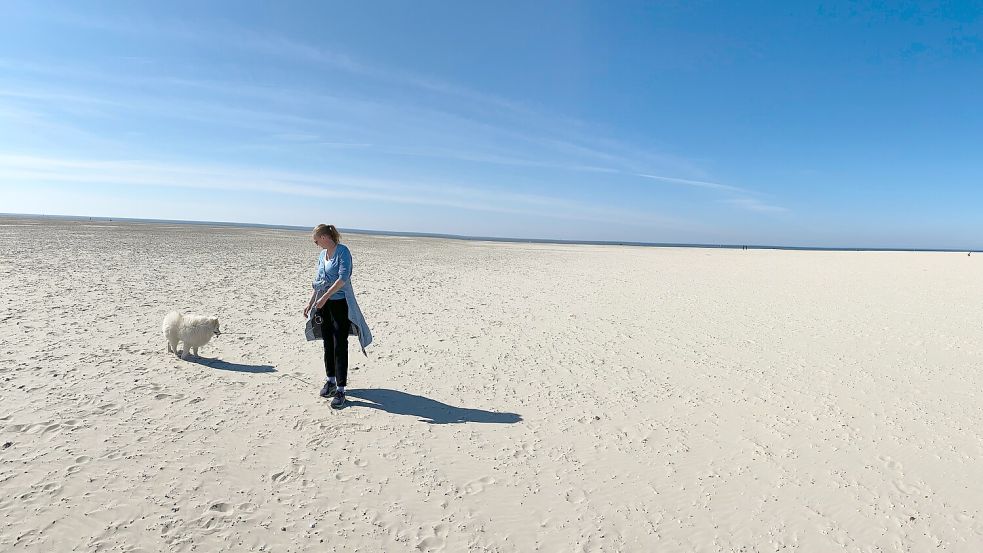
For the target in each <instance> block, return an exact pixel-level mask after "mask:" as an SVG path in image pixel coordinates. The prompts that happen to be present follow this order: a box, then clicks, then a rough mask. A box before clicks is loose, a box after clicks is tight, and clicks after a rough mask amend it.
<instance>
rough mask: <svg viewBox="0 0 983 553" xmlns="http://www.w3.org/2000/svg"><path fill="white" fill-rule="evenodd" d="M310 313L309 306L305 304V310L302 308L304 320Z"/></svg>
mask: <svg viewBox="0 0 983 553" xmlns="http://www.w3.org/2000/svg"><path fill="white" fill-rule="evenodd" d="M310 312H311V304H307V307H305V308H304V318H305V319H306V318H307V315H308V314H309V313H310Z"/></svg>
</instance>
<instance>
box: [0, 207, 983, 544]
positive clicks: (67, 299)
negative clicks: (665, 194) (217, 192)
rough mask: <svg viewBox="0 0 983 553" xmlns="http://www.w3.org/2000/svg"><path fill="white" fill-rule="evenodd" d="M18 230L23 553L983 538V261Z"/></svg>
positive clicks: (5, 385)
mask: <svg viewBox="0 0 983 553" xmlns="http://www.w3.org/2000/svg"><path fill="white" fill-rule="evenodd" d="M0 223H2V226H0V443H5V442H10V443H11V444H12V445H9V446H7V447H6V448H5V449H2V450H0V550H3V551H45V552H50V551H138V550H139V551H162V550H164V551H191V550H197V551H218V550H236V551H246V550H250V551H259V550H263V551H274V552H281V551H308V550H310V551H315V550H316V551H335V550H336V551H419V550H422V551H438V550H446V551H455V552H457V551H535V550H540V551H563V552H566V551H660V552H663V551H700V552H703V551H707V552H710V551H728V552H731V551H734V552H736V551H743V552H752V551H810V552H811V551H815V552H829V551H849V552H874V551H878V552H888V551H890V552H894V551H898V552H900V551H914V552H922V551H965V552H978V551H981V550H983V514H981V510H983V462H981V457H983V438H981V436H983V431H981V428H983V407H981V404H983V402H981V399H983V341H981V339H980V338H981V327H983V325H981V321H983V255H979V256H973V257H967V256H966V254H965V253H963V254H945V253H854V252H844V253H830V252H781V251H731V250H699V249H660V248H633V247H601V246H559V245H528V244H494V243H483V242H462V241H452V240H437V239H415V238H414V239H408V238H386V237H372V236H357V235H351V236H348V237H347V239H346V241H347V243H348V244H349V246H350V247H351V249H352V251H353V253H354V256H355V277H354V279H353V281H354V284H355V288H356V291H357V292H359V293H360V295H359V300H360V304H361V306H362V309H363V311H364V312H365V314H366V317H367V319H368V321H369V323H370V325H371V326H372V329H373V331H374V333H375V335H376V343H375V344H374V345H373V346H371V347H370V352H369V358H368V359H366V358H364V357H362V355H361V353H359V352H357V348H356V347H355V346H354V343H353V345H352V347H351V359H352V361H353V363H352V364H353V366H354V370H353V371H352V372H351V382H350V385H349V388H350V399H351V400H352V403H351V405H350V406H349V407H347V408H346V409H344V410H341V411H338V412H334V411H332V410H331V409H330V408H329V407H328V406H327V402H326V401H325V400H323V399H321V398H320V397H318V396H317V391H318V389H319V387H320V384H321V381H322V378H323V368H322V364H321V346H320V344H318V343H307V342H305V341H304V340H303V334H302V326H303V319H302V318H301V315H300V312H301V309H302V308H303V305H304V302H305V301H306V299H307V295H308V293H309V288H308V287H309V281H310V279H311V273H312V271H313V264H314V257H315V255H316V251H315V249H314V245H313V244H312V243H311V240H310V238H309V236H308V234H307V233H304V232H287V231H272V230H256V229H230V228H210V227H196V226H175V225H148V224H133V223H115V222H114V223H97V224H94V223H86V224H82V223H71V222H53V221H46V222H38V221H24V220H13V219H0ZM171 309H179V310H186V311H195V312H198V313H202V314H213V315H216V316H218V317H220V319H221V320H222V324H223V329H224V330H225V331H226V332H227V333H229V334H226V335H223V336H221V337H219V338H217V339H215V340H213V341H212V343H210V344H208V345H206V346H204V347H203V348H202V349H201V353H202V355H203V356H204V357H205V359H203V360H202V361H201V362H200V363H195V362H183V361H181V360H179V359H178V358H176V357H174V356H173V355H168V354H166V353H165V343H164V340H163V338H162V337H161V335H160V322H161V319H162V318H163V315H164V314H165V313H166V312H167V311H168V310H171ZM233 333H241V334H233Z"/></svg>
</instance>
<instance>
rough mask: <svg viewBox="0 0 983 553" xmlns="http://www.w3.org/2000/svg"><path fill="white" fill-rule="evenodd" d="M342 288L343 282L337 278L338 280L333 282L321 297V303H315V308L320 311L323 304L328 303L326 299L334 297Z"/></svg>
mask: <svg viewBox="0 0 983 553" xmlns="http://www.w3.org/2000/svg"><path fill="white" fill-rule="evenodd" d="M344 287H345V281H344V280H341V279H340V278H339V279H338V280H336V281H334V284H332V285H331V288H328V291H327V292H325V293H324V294H322V295H321V301H319V302H317V308H318V309H320V308H322V307H324V304H325V303H328V298H330V297H331V296H332V295H334V293H335V292H337V291H338V290H341V289H342V288H344Z"/></svg>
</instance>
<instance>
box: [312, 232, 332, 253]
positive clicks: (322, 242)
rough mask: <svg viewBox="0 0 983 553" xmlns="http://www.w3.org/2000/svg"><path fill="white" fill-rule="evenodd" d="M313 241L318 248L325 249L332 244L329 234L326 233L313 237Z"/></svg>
mask: <svg viewBox="0 0 983 553" xmlns="http://www.w3.org/2000/svg"><path fill="white" fill-rule="evenodd" d="M314 243H315V244H317V245H318V247H319V248H321V249H323V250H326V249H328V248H330V247H331V246H333V245H334V241H333V240H331V236H330V235H328V234H322V235H320V236H315V237H314Z"/></svg>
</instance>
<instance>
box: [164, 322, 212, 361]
mask: <svg viewBox="0 0 983 553" xmlns="http://www.w3.org/2000/svg"><path fill="white" fill-rule="evenodd" d="M163 331H164V338H166V339H167V351H168V352H174V353H175V354H176V353H177V343H178V342H184V351H183V352H182V353H181V359H187V358H188V353H191V354H192V355H194V356H195V357H197V356H198V348H200V347H201V346H203V345H205V344H207V343H208V341H209V340H211V339H212V336H218V335H220V334H222V332H221V331H220V330H219V329H218V319H216V318H215V317H202V316H201V315H182V314H181V313H178V312H177V311H171V312H170V313H168V314H167V316H166V317H164V325H163Z"/></svg>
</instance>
